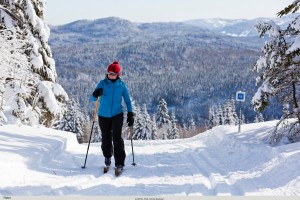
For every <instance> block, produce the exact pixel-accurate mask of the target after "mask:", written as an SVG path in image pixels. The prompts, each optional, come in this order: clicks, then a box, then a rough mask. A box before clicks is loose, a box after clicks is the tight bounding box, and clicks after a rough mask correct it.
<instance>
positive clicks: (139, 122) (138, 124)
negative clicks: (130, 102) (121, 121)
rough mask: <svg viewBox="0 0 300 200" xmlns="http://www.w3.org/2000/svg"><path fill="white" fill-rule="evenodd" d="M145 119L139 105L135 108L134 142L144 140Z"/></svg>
mask: <svg viewBox="0 0 300 200" xmlns="http://www.w3.org/2000/svg"><path fill="white" fill-rule="evenodd" d="M143 121H144V119H143V116H142V113H141V109H140V107H139V106H138V105H137V106H136V107H135V119H134V124H133V136H132V139H133V140H141V139H142V137H143V136H142V133H143V127H144V122H143Z"/></svg>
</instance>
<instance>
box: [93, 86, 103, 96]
mask: <svg viewBox="0 0 300 200" xmlns="http://www.w3.org/2000/svg"><path fill="white" fill-rule="evenodd" d="M102 93H103V89H102V88H97V89H96V90H95V91H94V92H93V96H94V97H95V98H98V97H100V96H101V95H102Z"/></svg>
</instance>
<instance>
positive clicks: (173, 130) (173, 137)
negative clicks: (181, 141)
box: [168, 112, 179, 139]
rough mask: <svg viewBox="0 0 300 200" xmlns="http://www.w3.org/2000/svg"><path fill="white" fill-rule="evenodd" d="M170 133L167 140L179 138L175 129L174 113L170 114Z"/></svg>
mask: <svg viewBox="0 0 300 200" xmlns="http://www.w3.org/2000/svg"><path fill="white" fill-rule="evenodd" d="M171 124H172V125H171V132H170V135H169V136H168V138H169V139H178V138H179V130H178V128H177V120H176V117H175V112H172V115H171Z"/></svg>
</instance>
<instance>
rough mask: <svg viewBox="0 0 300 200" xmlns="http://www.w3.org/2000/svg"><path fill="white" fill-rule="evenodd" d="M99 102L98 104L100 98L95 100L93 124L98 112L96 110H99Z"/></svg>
mask: <svg viewBox="0 0 300 200" xmlns="http://www.w3.org/2000/svg"><path fill="white" fill-rule="evenodd" d="M99 102H100V96H99V97H98V99H97V102H96V107H95V110H94V119H93V121H94V122H95V121H96V120H97V112H98V108H99Z"/></svg>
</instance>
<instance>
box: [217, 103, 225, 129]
mask: <svg viewBox="0 0 300 200" xmlns="http://www.w3.org/2000/svg"><path fill="white" fill-rule="evenodd" d="M216 117H217V119H218V124H217V125H223V124H224V121H225V119H224V113H223V107H222V105H221V104H218V107H217V109H216Z"/></svg>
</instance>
